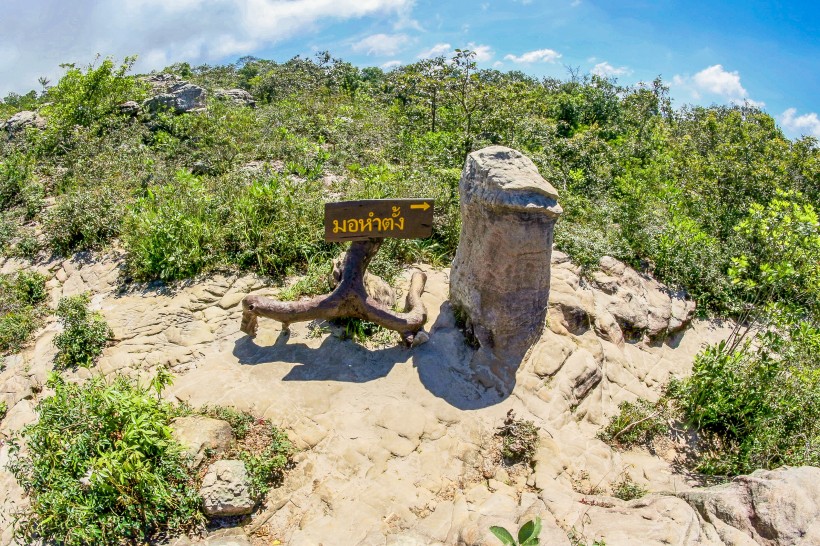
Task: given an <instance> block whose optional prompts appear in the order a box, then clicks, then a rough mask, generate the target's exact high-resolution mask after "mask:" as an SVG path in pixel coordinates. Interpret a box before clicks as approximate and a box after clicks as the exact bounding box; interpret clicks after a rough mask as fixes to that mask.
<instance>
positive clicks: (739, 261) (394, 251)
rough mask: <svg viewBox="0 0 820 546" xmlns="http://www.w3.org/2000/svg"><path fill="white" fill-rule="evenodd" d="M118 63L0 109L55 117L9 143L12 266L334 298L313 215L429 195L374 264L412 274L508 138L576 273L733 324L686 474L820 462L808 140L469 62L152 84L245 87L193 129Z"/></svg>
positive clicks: (578, 82)
mask: <svg viewBox="0 0 820 546" xmlns="http://www.w3.org/2000/svg"><path fill="white" fill-rule="evenodd" d="M131 64H132V60H131V59H126V61H125V62H124V63H122V64H120V65H117V64H116V63H114V62H112V61H111V60H104V61H101V62H98V63H97V64H95V65H93V66H90V67H87V68H85V69H80V68H77V67H74V66H69V67H67V72H66V75H65V76H64V77H63V78H62V79H61V80H60V81H59V82H58V83H57V84H56V85H54V86H53V87H48V88H47V87H44V90H43V92H42V93H37V92H32V93H29V94H26V95H22V96H21V95H11V96H9V97H6V99H4V101H3V102H2V103H0V117H8V116H9V115H11V114H12V113H14V112H16V111H19V110H22V109H38V110H39V111H40V113H41V114H42V115H43V116H45V117H46V118H47V120H48V123H49V125H48V128H47V129H45V130H43V131H39V130H34V129H30V130H29V131H28V132H27V133H26V134H25V135H22V136H18V137H16V138H13V139H5V138H0V250H1V251H2V252H3V253H5V254H8V255H18V256H33V255H35V254H36V253H37V252H38V251H40V249H44V250H45V251H46V252H53V253H56V254H58V255H68V254H70V253H72V252H74V251H78V250H87V249H101V248H105V247H106V246H108V245H120V246H121V247H122V248H124V250H125V252H126V262H127V274H128V275H129V276H130V278H132V279H136V280H154V279H161V280H164V281H171V280H175V279H184V278H190V277H193V276H195V275H197V274H199V273H201V272H205V271H208V270H211V269H214V268H239V269H249V270H253V271H256V272H259V273H262V274H265V275H270V276H272V277H274V278H277V279H281V278H283V277H284V276H286V275H289V274H292V273H303V274H307V275H306V277H305V280H304V281H302V282H301V283H299V284H298V285H297V288H296V289H295V290H293V291H291V293H290V294H289V296H290V297H296V296H298V295H299V294H300V293H305V292H316V291H323V290H324V289H326V286H327V285H326V282H325V281H324V275H325V273H324V272H325V271H327V269H328V264H329V261H330V260H331V259H332V258H333V257H334V256H335V255H336V254H338V252H339V251H340V249H341V248H340V246H339V245H334V244H327V243H325V242H324V241H323V240H322V233H321V230H322V225H321V224H322V222H321V219H322V218H321V217H322V213H323V209H322V204H323V203H324V202H326V201H336V200H343V199H357V198H384V197H418V196H426V197H433V198H435V199H436V215H435V226H434V234H433V236H432V237H431V238H429V239H425V240H409V241H399V240H391V241H390V242H389V243H387V244H385V245H384V246H383V250H382V251H381V252H380V254H379V257H378V260H376V262H375V263H374V265H373V266H374V269H375V270H376V271H377V272H379V273H381V274H383V275H386V276H388V277H389V276H390V275H391V274H394V273H395V272H396V271H398V269H399V267H400V265H401V264H402V263H405V262H409V261H417V260H422V261H428V262H432V263H438V264H446V263H447V262H448V260H449V259H450V258H451V257H452V255H453V253H454V251H455V248H456V245H457V242H458V233H459V216H458V180H459V176H460V169H461V167H462V164H463V162H464V158H465V155H466V154H467V153H468V152H469V151H471V150H475V149H478V148H481V147H483V146H486V145H488V144H503V145H507V146H510V147H513V148H516V149H519V150H521V151H522V152H524V153H525V154H527V155H528V156H529V157H531V158H532V159H533V160H534V161H535V163H536V164H537V165H538V167H539V169H540V171H541V173H542V174H543V175H544V177H545V178H546V179H547V180H549V181H550V182H551V183H552V184H553V185H554V186H555V187H556V188H557V189H558V190H559V192H560V193H561V203H562V205H563V206H564V209H565V211H566V212H565V214H564V216H563V218H562V219H561V221H560V222H559V223H558V227H557V231H556V245H557V246H558V248H560V249H561V250H563V251H565V252H567V253H569V254H570V255H571V256H572V258H573V259H574V260H575V261H576V262H577V263H579V264H581V265H582V266H583V267H584V268H586V269H591V268H595V267H596V265H597V263H598V260H599V259H600V257H601V256H603V255H610V256H614V257H616V258H618V259H620V260H623V261H625V262H627V263H629V264H631V265H632V266H634V267H636V268H638V269H640V270H642V271H645V272H647V273H651V274H653V275H654V276H656V277H657V278H659V279H660V280H661V281H663V282H665V283H667V284H668V285H670V286H671V287H673V288H679V289H684V290H686V291H687V292H688V293H689V294H690V296H691V297H693V298H694V299H695V300H697V302H698V306H699V310H700V312H701V313H703V314H712V315H718V316H724V317H732V318H735V319H737V320H738V321H739V326H738V331H737V332H736V333H735V335H733V336H732V339H730V340H728V341H727V342H726V343H725V344H723V345H720V346H718V347H712V348H710V349H708V350H706V351H705V352H704V353H703V354H702V355H701V356H700V357H699V358H698V359H697V361H696V363H695V372H694V375H693V376H692V378H691V379H688V380H685V381H683V382H679V383H676V384H674V385H673V386H672V387H671V389H670V393H669V394H670V398H669V399H668V402H669V408H666V407H664V408H663V411H664V412H665V411H667V409H668V410H669V411H673V409H674V411H678V412H679V414H678V415H679V416H680V418H681V419H684V420H685V421H687V422H688V423H689V424H690V425H691V426H694V427H696V428H698V429H699V430H700V431H701V432H702V433H703V436H704V437H705V438H711V439H712V440H713V441H712V446H711V447H710V449H712V450H713V451H712V453H713V454H714V456H712V457H711V458H710V459H708V460H707V459H704V460H702V461H701V468H702V469H703V470H705V471H709V472H713V473H726V474H730V473H735V472H741V471H747V470H749V469H751V468H754V467H758V466H766V467H771V466H776V465H778V464H784V463H789V464H799V463H803V462H805V463H811V462H813V463H815V464H817V461H818V460H820V456H819V455H818V449H820V447H818V446H820V432H819V431H818V428H817V423H818V422H820V419H818V415H816V411H817V410H816V408H818V407H820V404H818V403H817V402H818V398H820V379H818V374H820V371H818V365H817V362H818V361H819V359H818V354H819V353H820V351H818V347H820V341H818V328H820V321H818V318H820V314H818V308H817V306H818V303H817V302H818V301H820V288H818V287H819V286H820V280H819V279H820V274H818V262H820V259H818V258H819V257H820V250H818V249H820V241H818V222H817V212H816V211H817V210H818V207H820V149H818V145H817V141H816V140H815V139H813V138H810V137H805V138H802V139H799V140H796V141H791V140H789V139H787V138H785V137H784V135H783V134H782V132H781V131H780V130H779V129H778V127H777V126H776V124H775V121H774V120H773V119H772V117H771V116H769V115H768V114H766V113H765V112H763V111H761V110H760V109H758V108H756V107H753V106H749V105H743V106H740V105H737V106H712V107H691V106H683V107H680V108H678V109H675V108H673V107H672V104H671V101H670V99H669V96H668V90H667V88H666V87H665V86H664V84H663V82H662V81H661V80H660V79H657V80H655V81H653V82H651V83H648V84H643V85H637V86H623V85H619V84H618V83H617V82H616V81H614V80H607V79H603V78H600V77H597V76H585V77H579V76H578V75H576V74H572V75H571V77H570V78H569V79H567V80H565V81H562V80H557V79H552V78H545V79H541V80H539V79H536V78H532V77H530V76H528V75H526V74H524V73H521V72H507V73H502V72H499V71H496V70H479V69H478V68H477V67H476V66H475V64H474V62H473V54H472V53H471V52H469V51H457V52H456V55H455V56H454V58H452V59H445V58H436V59H430V60H423V61H419V62H417V63H414V64H411V65H407V66H401V67H398V68H396V69H393V70H391V71H389V72H384V71H383V70H380V69H378V68H364V69H361V68H357V67H355V66H353V65H351V64H349V63H346V62H344V61H341V60H339V59H334V58H332V57H331V56H330V55H328V54H319V55H317V56H316V58H314V59H305V58H300V57H296V58H294V59H291V60H290V61H287V62H283V63H278V62H273V61H267V60H260V59H255V58H244V59H241V60H240V61H238V62H237V63H236V64H233V65H226V66H206V65H203V66H199V67H191V66H189V65H187V64H185V63H181V64H176V65H173V66H170V67H168V68H167V69H166V72H171V73H175V74H177V75H178V76H180V77H182V78H185V79H187V80H189V81H191V82H192V83H195V84H198V85H201V86H204V87H205V88H206V89H207V90H208V91H209V92H213V91H214V90H216V89H217V88H226V89H227V88H234V87H238V88H242V89H246V90H248V91H250V92H251V93H252V94H253V96H254V97H255V99H256V100H257V107H256V108H255V109H252V108H248V107H246V106H241V105H235V104H232V103H231V102H230V101H224V100H218V99H215V98H211V99H209V102H208V108H207V109H206V110H205V111H201V112H197V113H189V114H181V115H174V114H171V113H158V114H154V115H149V114H146V113H143V114H140V115H139V116H137V117H131V116H129V115H128V114H126V113H123V112H121V111H120V109H119V108H118V105H119V104H120V103H121V102H123V101H125V100H136V101H140V100H142V99H143V98H145V97H146V96H149V95H150V94H151V90H150V89H149V85H148V84H146V83H145V81H144V80H143V79H141V78H138V77H135V76H130V75H128V70H129V68H130V66H131ZM211 96H212V97H213V94H212V95H211ZM252 162H253V163H252ZM52 201H54V204H53V206H51V202H52ZM47 205H48V206H47ZM40 228H42V229H41V230H40ZM41 231H42V233H41ZM9 312H10V311H6V310H5V309H4V314H6V315H7V314H8V313H9ZM6 315H4V319H3V320H4V321H6V320H7V316H6ZM12 323H14V324H16V322H14V321H12ZM4 324H5V322H4ZM4 327H5V326H4ZM25 330H26V331H29V330H30V328H28V327H27V328H26V329H25ZM4 335H5V334H4ZM15 335H16V334H14V335H11V336H10V337H9V339H16V340H24V339H25V338H26V336H27V335H28V334H26V335H18V336H17V337H14V336H15ZM22 342H23V341H13V342H10V343H8V342H7V343H8V344H7V345H5V346H4V347H6V348H4V349H2V350H11V349H13V348H14V347H17V346H19V344H20V343H22ZM741 385H742V386H743V387H744V388H739V386H741ZM752 386H754V387H752ZM673 407H674V408H673ZM670 408H671V409H670ZM622 409H623V411H624V413H622V415H621V416H620V417H619V418H620V419H621V421H619V422H618V423H616V424H615V425H613V426H611V427H610V428H608V429H607V430H606V431H604V435H605V436H606V435H608V436H609V437H610V438H615V439H616V440H617V441H619V442H625V443H629V442H630V441H632V440H637V439H639V438H642V439H646V438H648V437H649V436H651V434H654V433H655V432H656V431H657V430H656V429H657V426H656V425H658V422H657V420H653V419H654V418H653V419H648V420H647V421H642V422H641V423H642V425H641V426H633V427H631V428H629V430H627V431H626V432H620V431H621V430H623V429H624V428H626V427H630V425H631V423H633V422H635V421H636V420H639V419H642V417H640V416H641V415H644V416H646V415H653V414H656V413H657V414H658V415H660V413H659V409H658V408H655V409H653V408H652V407H651V406H649V405H641V404H637V405H626V406H624V407H623V408H622ZM664 415H665V413H664Z"/></svg>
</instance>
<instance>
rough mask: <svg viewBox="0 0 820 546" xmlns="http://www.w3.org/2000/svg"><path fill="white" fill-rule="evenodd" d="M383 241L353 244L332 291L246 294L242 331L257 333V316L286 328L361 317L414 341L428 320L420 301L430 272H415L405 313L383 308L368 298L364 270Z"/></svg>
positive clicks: (408, 340) (251, 334)
mask: <svg viewBox="0 0 820 546" xmlns="http://www.w3.org/2000/svg"><path fill="white" fill-rule="evenodd" d="M382 241H383V239H370V240H368V241H355V242H353V243H351V245H350V249H348V251H347V254H346V255H345V259H344V264H343V265H342V274H341V279H340V280H339V284H338V286H337V287H336V289H335V290H333V292H331V293H330V294H326V295H324V296H316V297H314V298H310V299H306V300H301V301H293V302H283V301H278V300H274V299H271V298H266V297H264V296H246V297H245V299H243V300H242V307H243V311H242V325H241V330H242V331H243V332H245V333H246V334H248V335H249V336H251V337H253V336H255V335H256V329H257V317H260V316H261V317H266V318H271V319H274V320H278V321H279V322H281V323H282V328H283V329H284V330H287V329H288V326H290V324H291V323H294V322H305V321H310V320H316V319H324V320H331V319H335V318H358V319H363V320H369V321H371V322H374V323H376V324H378V325H379V326H382V327H384V328H387V329H389V330H395V331H396V332H398V333H399V334H401V337H402V340H403V341H404V342H405V343H407V344H408V345H409V344H411V343H412V342H413V338H414V337H415V335H416V334H417V333H418V331H419V330H421V328H422V327H423V326H424V323H425V322H427V309H426V308H425V307H424V303H422V301H421V294H422V293H423V292H424V285H425V283H426V282H427V275H425V274H424V273H422V272H420V271H417V272H415V273H413V277H412V279H411V280H410V290H409V291H408V294H407V300H406V305H405V312H404V313H398V312H396V311H393V310H392V309H389V308H387V307H384V306H383V305H381V304H380V303H378V302H377V301H375V300H374V299H373V298H371V297H369V296H368V295H367V292H366V290H365V287H364V273H365V270H366V269H367V266H368V265H369V264H370V260H372V259H373V256H375V255H376V252H378V250H379V247H380V246H381V244H382Z"/></svg>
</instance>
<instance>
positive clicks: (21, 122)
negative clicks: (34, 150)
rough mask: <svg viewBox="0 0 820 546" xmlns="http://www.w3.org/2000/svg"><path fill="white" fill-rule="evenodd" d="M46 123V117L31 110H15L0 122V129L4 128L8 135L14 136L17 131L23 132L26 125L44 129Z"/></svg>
mask: <svg viewBox="0 0 820 546" xmlns="http://www.w3.org/2000/svg"><path fill="white" fill-rule="evenodd" d="M47 125H48V122H46V118H44V117H43V116H41V115H40V114H38V113H37V112H32V111H31V110H23V111H22V112H17V113H16V114H14V115H13V116H11V117H10V118H9V119H7V120H6V121H4V122H0V129H2V130H5V131H6V133H8V135H9V136H12V137H13V136H16V135H17V134H18V133H22V132H25V130H26V129H27V128H28V127H33V128H35V129H41V130H42V129H45V128H46V127H47Z"/></svg>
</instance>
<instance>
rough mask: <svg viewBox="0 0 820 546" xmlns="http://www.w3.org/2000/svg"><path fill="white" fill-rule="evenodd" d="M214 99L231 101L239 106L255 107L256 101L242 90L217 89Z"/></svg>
mask: <svg viewBox="0 0 820 546" xmlns="http://www.w3.org/2000/svg"><path fill="white" fill-rule="evenodd" d="M214 97H216V98H217V99H223V100H228V101H231V102H233V103H234V104H238V105H239V106H248V107H250V108H255V107H256V100H255V99H254V98H253V95H251V94H250V93H248V92H247V91H245V90H244V89H217V90H216V91H214Z"/></svg>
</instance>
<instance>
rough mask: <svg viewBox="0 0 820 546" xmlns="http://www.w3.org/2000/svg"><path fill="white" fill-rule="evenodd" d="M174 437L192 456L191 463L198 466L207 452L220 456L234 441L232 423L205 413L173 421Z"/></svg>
mask: <svg viewBox="0 0 820 546" xmlns="http://www.w3.org/2000/svg"><path fill="white" fill-rule="evenodd" d="M171 433H172V434H173V436H174V439H175V440H176V441H177V442H179V443H180V444H181V445H182V446H183V447H184V448H185V453H186V454H187V455H188V456H189V457H190V458H191V464H192V466H194V467H198V466H199V465H200V464H202V461H203V460H204V459H205V456H206V454H207V453H211V454H213V455H216V456H219V455H221V454H222V453H225V451H227V450H228V448H230V447H231V444H232V443H233V441H234V435H233V430H231V425H230V424H229V423H228V422H226V421H222V420H221V419H212V418H210V417H206V416H204V415H189V416H187V417H179V418H177V419H174V421H173V423H171Z"/></svg>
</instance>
